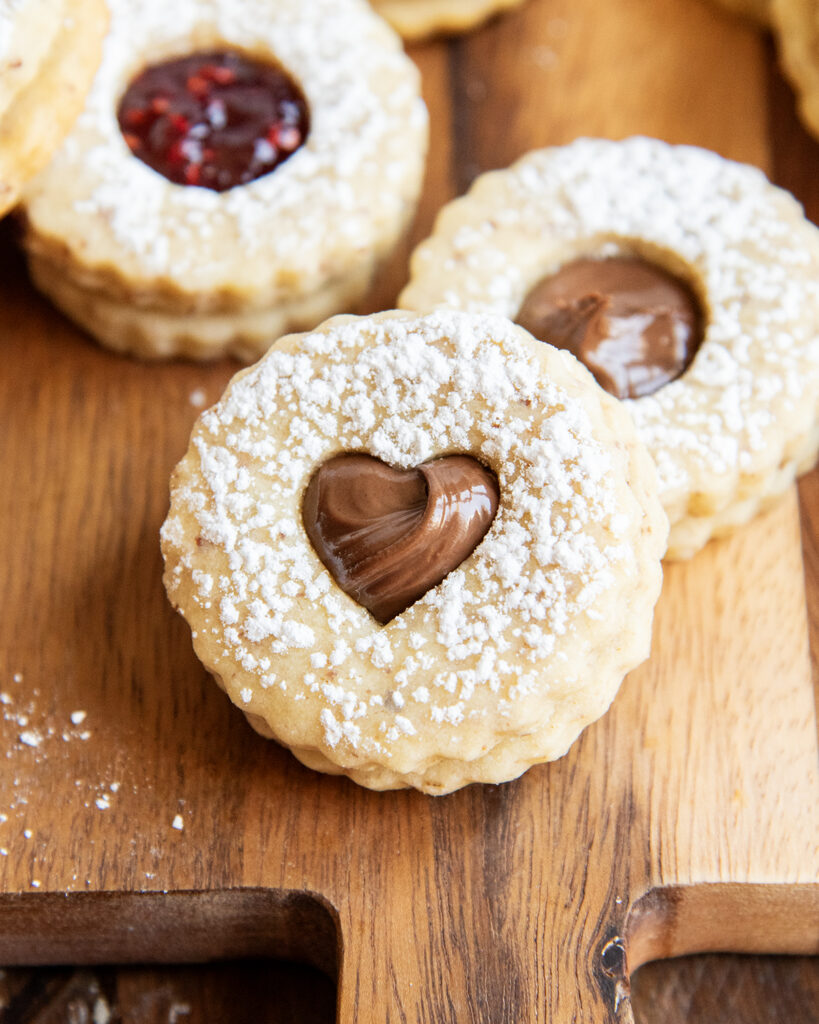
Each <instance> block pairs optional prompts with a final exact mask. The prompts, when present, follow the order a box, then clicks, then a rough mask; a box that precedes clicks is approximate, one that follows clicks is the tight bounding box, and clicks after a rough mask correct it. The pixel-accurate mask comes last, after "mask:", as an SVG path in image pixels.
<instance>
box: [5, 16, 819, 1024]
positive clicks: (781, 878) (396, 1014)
mask: <svg viewBox="0 0 819 1024" xmlns="http://www.w3.org/2000/svg"><path fill="white" fill-rule="evenodd" d="M412 52H413V56H414V57H415V58H416V59H417V60H418V62H419V64H420V66H421V68H422V71H423V75H424V85H425V92H426V95H427V99H428V102H429V105H430V109H431V112H432V116H433V144H432V150H431V157H430V171H429V175H428V181H427V186H426V190H425V199H424V204H423V206H422V210H421V212H420V214H419V218H418V221H417V223H416V225H415V228H414V231H413V239H414V240H417V239H418V238H421V237H423V236H424V235H425V234H426V233H427V232H428V230H429V227H430V224H431V221H432V219H433V217H434V214H435V212H436V210H437V209H438V208H439V207H440V205H441V204H442V203H443V202H444V201H446V199H447V198H449V197H450V196H452V195H454V194H456V193H457V192H458V191H461V190H462V189H463V188H464V187H465V186H466V185H467V184H468V182H469V180H470V179H471V178H472V177H473V176H474V174H475V173H476V172H477V171H479V170H484V169H488V168H490V167H497V166H504V165H506V164H507V163H509V162H510V160H512V159H514V158H515V157H516V156H518V155H520V154H521V153H522V152H524V151H525V150H527V149H529V148H532V147H534V146H538V145H544V144H550V143H562V142H567V141H569V140H570V139H572V138H574V137H576V136H577V135H581V134H599V135H605V136H609V137H613V138H618V137H622V136H624V135H628V134H632V133H635V132H642V133H646V134H654V135H658V136H661V137H663V138H666V139H668V140H669V141H672V142H691V143H696V144H701V145H705V146H709V147H711V148H714V149H716V150H718V151H719V152H721V153H723V154H724V155H726V156H729V157H733V158H736V159H740V160H746V161H749V162H752V163H756V164H758V165H760V166H762V167H765V168H768V167H769V166H770V161H771V153H770V151H769V148H768V144H767V141H766V140H767V131H766V116H767V111H766V104H765V96H766V92H765V81H764V68H765V61H764V54H763V52H762V43H761V40H760V39H759V37H758V36H757V35H756V34H755V33H754V32H753V31H752V30H751V29H750V28H747V27H745V26H743V25H742V24H741V23H739V22H736V21H733V20H731V19H730V18H728V17H725V16H723V15H721V14H719V13H716V12H714V11H712V10H711V9H710V8H709V7H708V6H706V5H704V4H702V3H700V2H699V0H619V2H618V3H616V4H615V3H612V4H603V3H600V2H599V0H530V2H529V3H528V4H527V5H525V6H524V7H523V8H521V9H520V10H519V11H517V12H516V13H515V14H512V15H509V16H508V17H506V18H504V19H503V20H501V21H499V22H496V23H495V24H492V25H490V26H488V27H487V28H486V29H484V30H482V31H481V32H479V33H477V34H475V35H473V36H472V37H470V38H469V39H468V40H466V41H463V40H462V41H459V42H457V43H454V44H451V45H446V44H443V43H440V44H434V45H427V46H424V47H416V48H415V49H414V50H413V51H412ZM8 234H9V233H8V232H6V235H7V236H8ZM408 247H409V243H408V245H407V246H405V247H404V249H403V250H402V251H401V252H400V253H399V254H398V255H397V256H396V259H395V260H394V262H393V264H392V265H391V266H390V267H389V268H387V270H386V271H385V274H384V276H383V278H382V280H381V281H380V282H379V283H378V285H377V286H376V288H375V289H374V292H373V296H372V297H371V301H370V304H369V307H370V308H382V307H384V306H388V305H390V304H391V303H392V302H393V301H394V297H395V294H396V292H397V290H398V288H399V287H400V285H401V284H402V283H403V280H404V277H405V273H406V255H407V251H408ZM0 260H2V269H0V337H2V339H3V342H2V343H3V368H2V372H0V413H2V427H3V429H2V431H0V467H2V468H0V480H2V482H3V486H2V488H0V592H2V595H3V605H2V616H0V702H2V703H0V719H2V720H0V730H2V749H3V750H4V751H5V766H4V768H3V770H2V773H1V774H2V778H1V779H0V963H3V964H7V965H8V964H13V963H18V964H23V963H82V962H117V961H140V960H142V961H166V962H172V961H181V960H201V959H209V958H218V957H227V956H247V955H268V954H273V955H277V956H282V957H294V958H306V959H309V960H311V961H312V962H315V963H317V964H318V965H319V966H322V967H324V968H326V969H327V970H329V971H331V972H338V977H339V998H338V1015H339V1021H341V1022H343V1024H352V1022H353V1021H377V1022H382V1021H384V1022H386V1021H389V1022H398V1021H408V1022H413V1024H414V1022H419V1024H420V1022H429V1024H442V1022H456V1021H457V1022H458V1024H462V1022H467V1021H472V1022H481V1024H490V1022H491V1024H501V1022H511V1021H514V1022H534V1021H539V1022H542V1021H549V1022H553V1024H563V1022H569V1021H578V1022H581V1021H582V1022H595V1024H601V1022H604V1021H611V1022H614V1021H620V1022H623V1021H629V1020H630V1019H631V1010H630V1002H629V997H628V975H629V971H631V970H633V969H634V968H635V967H636V966H638V965H639V964H640V963H642V962H644V961H645V960H647V959H650V958H652V957H658V956H660V957H663V956H672V955H675V954H679V953H683V952H688V951H694V950H706V949H707V950H735V951H767V952H794V953H796V952H811V951H816V950H818V949H819V879H818V877H817V872H818V869H819V854H818V853H817V848H818V847H817V843H818V842H819V813H818V812H817V808H818V807H819V754H818V753H817V726H816V715H815V708H814V701H813V693H812V686H811V676H810V664H809V656H808V633H807V619H806V608H805V591H804V579H803V566H802V560H801V551H800V543H799V527H798V519H797V512H796V503H795V499H794V496H793V495H792V494H791V495H789V496H788V497H787V498H786V499H785V500H784V501H783V502H782V504H781V505H780V506H779V507H778V508H777V509H776V510H775V511H773V512H772V513H770V514H769V515H767V516H766V517H764V518H762V519H760V520H758V521H757V522H755V523H754V524H752V525H751V526H749V527H747V528H745V529H744V530H743V531H741V532H740V533H739V534H737V535H736V536H735V537H734V538H733V539H731V540H728V541H723V542H717V543H713V544H711V545H709V547H708V548H707V549H706V550H705V551H703V552H702V553H701V554H700V555H698V556H697V557H696V558H695V559H694V560H693V561H691V562H690V563H688V564H684V565H675V566H671V567H669V569H668V571H667V576H666V581H665V585H664V589H663V595H662V598H661V601H660V604H659V607H658V610H657V618H656V628H655V634H654V646H653V653H652V656H651V659H650V660H649V662H648V663H647V664H646V665H644V666H643V667H642V668H640V669H639V670H637V671H636V672H634V673H632V674H631V676H629V678H628V679H627V680H626V682H625V683H624V685H623V688H622V690H621V692H620V694H619V696H618V697H617V699H616V701H615V703H614V705H613V707H612V709H611V711H610V712H609V713H608V714H607V715H606V716H605V717H604V718H603V719H602V720H601V721H600V722H598V723H596V724H595V725H593V726H592V727H590V728H589V729H588V730H587V731H586V733H585V734H584V735H583V737H582V738H581V740H580V741H579V742H578V743H577V744H575V746H574V747H573V748H572V750H571V751H570V752H569V754H568V755H567V756H566V757H565V758H563V759H562V760H561V761H559V762H557V763H555V764H552V765H547V766H542V767H540V768H536V769H534V770H532V771H530V772H529V773H528V774H527V775H525V776H524V777H523V778H522V779H520V780H518V781H516V782H513V783H510V784H507V785H505V786H500V787H476V786H473V787H470V788H468V789H467V790H464V791H461V792H459V793H456V794H453V795H452V796H449V797H443V798H438V799H434V798H429V797H424V796H421V795H419V794H417V793H406V792H401V793H391V794H380V795H379V794H374V793H370V792H367V791H365V790H362V789H359V788H357V787H356V786H354V785H353V784H352V783H350V782H348V781H346V780H343V779H334V778H329V777H324V776H319V775H315V774H313V773H311V772H310V771H308V770H307V769H305V768H303V767H301V766H300V765H299V764H297V763H296V762H295V761H294V760H293V758H291V757H290V755H289V754H287V753H286V752H285V751H283V750H281V749H279V748H278V747H276V746H275V745H273V744H271V743H268V742H266V741H264V740H262V739H260V738H259V737H257V736H256V735H255V734H253V733H252V732H251V731H250V730H249V728H248V727H247V726H246V724H245V722H244V719H243V718H242V716H241V715H240V714H239V713H238V712H237V711H236V710H234V709H233V708H232V707H231V706H230V705H229V704H228V703H227V702H226V700H225V698H224V697H223V696H222V694H221V693H220V692H219V691H218V690H217V688H216V686H215V685H214V684H213V683H212V682H211V681H210V680H209V679H208V678H207V676H206V674H205V673H204V671H203V670H202V669H201V667H200V666H199V664H198V662H197V661H196V659H195V658H194V657H193V654H192V652H191V646H190V638H189V634H188V631H187V627H186V626H185V625H184V623H183V622H182V621H181V620H180V619H178V618H177V617H176V616H174V615H173V613H172V612H171V610H170V607H169V606H168V604H167V602H166V600H165V597H164V592H163V589H162V585H161V579H160V577H161V560H160V556H159V550H158V543H157V531H158V529H159V525H160V523H161V521H162V519H163V517H164V514H165V511H166V507H167V482H168V477H169V474H170V471H171V468H172V466H173V465H174V463H175V462H176V461H177V459H178V458H179V457H180V456H181V454H182V452H183V451H184V448H185V446H186V441H187V436H188V433H189V430H190V427H191V425H192V422H193V420H194V418H195V416H196V415H197V412H198V407H199V406H200V405H201V404H202V403H203V402H204V403H207V404H210V403H212V402H213V401H215V400H216V398H217V397H218V396H219V394H220V393H221V390H222V388H223V387H224V385H225V383H226V382H227V380H228V379H229V377H230V375H231V374H232V373H233V372H234V370H235V369H236V367H235V366H234V365H231V364H220V365H215V366H210V367H198V366H191V365H183V364H174V365H171V366H145V365H141V364H137V363H135V362H133V361H130V360H125V359H121V358H118V357H115V356H113V355H108V354H107V353H104V352H102V351H100V350H98V349H97V348H95V347H94V346H93V345H91V344H90V343H89V342H87V341H86V340H85V339H84V338H83V337H82V336H81V335H80V334H79V333H78V332H77V331H75V330H74V329H73V328H72V327H70V325H68V324H67V323H66V322H65V321H63V320H62V319H61V318H60V317H59V316H58V315H57V314H56V313H55V312H54V311H53V310H51V309H50V308H49V307H48V306H47V305H46V304H45V303H44V302H43V301H41V300H40V299H39V298H38V297H37V296H36V295H35V294H34V293H33V292H32V291H31V289H30V288H29V286H28V285H27V283H26V282H25V277H24V273H23V270H22V267H21V264H20V260H19V258H18V257H17V256H16V254H15V253H14V251H13V246H12V244H11V238H10V237H4V238H3V239H2V244H0Z"/></svg>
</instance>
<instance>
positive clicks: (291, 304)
mask: <svg viewBox="0 0 819 1024" xmlns="http://www.w3.org/2000/svg"><path fill="white" fill-rule="evenodd" d="M110 6H111V15H112V18H111V30H110V32H109V35H108V37H107V39H106V41H105V47H104V55H103V61H102V65H101V67H100V70H99V72H98V74H97V77H96V80H95V82H94V86H93V88H92V91H91V93H90V96H89V99H88V102H87V104H86V108H85V110H84V112H83V113H82V115H81V117H80V118H79V121H78V123H77V125H76V127H75V129H74V131H73V132H72V134H71V135H70V136H69V138H68V139H67V140H66V142H65V145H64V146H63V148H62V149H61V150H60V151H59V153H58V154H57V156H56V157H55V159H54V161H53V162H52V163H51V165H50V166H49V167H48V169H47V170H46V171H45V172H43V173H42V174H41V175H39V176H38V177H37V178H36V180H35V181H34V182H33V183H32V184H31V185H30V186H29V188H28V190H27V192H26V196H25V215H26V217H25V224H26V231H25V238H24V241H25V246H26V249H27V252H28V257H29V264H30V267H31V272H32V275H33V277H34V280H35V283H36V284H37V285H38V286H39V287H40V288H41V289H42V290H43V291H44V292H45V293H46V294H47V295H48V296H49V297H50V298H51V299H52V300H53V301H54V302H55V303H56V304H57V305H58V306H59V307H60V308H61V309H62V310H63V311H64V312H66V313H67V314H68V315H69V316H70V317H71V318H72V319H74V320H75V321H76V322H77V323H79V324H80V325H81V326H82V327H84V328H85V329H86V330H88V331H89V332H90V333H91V334H92V335H94V337H95V338H96V339H97V340H98V341H100V342H101V343H102V344H104V345H107V346H109V347H111V348H114V349H117V350H120V351H125V352H131V353H134V354H137V355H140V356H145V357H149V358H150V357H162V356H172V355H185V356H190V357H193V358H199V359H209V358H214V357H217V356H221V355H224V354H232V355H235V356H238V357H240V358H243V359H248V360H249V359H253V358H256V357H258V356H259V355H260V354H261V353H262V352H263V351H264V350H265V349H266V348H267V347H268V345H269V344H270V342H271V340H272V339H274V338H276V337H278V336H279V335H281V334H282V333H284V332H285V331H288V330H294V329H305V328H308V327H312V326H314V325H315V324H316V323H318V322H319V321H320V320H322V319H324V318H325V317H326V316H328V315H329V314H331V313H335V312H338V311H340V310H343V309H345V308H348V307H349V306H351V305H352V304H354V303H355V302H356V301H358V299H359V298H360V297H361V295H362V294H363V292H364V291H365V290H366V289H367V287H368V285H369V282H370V278H371V276H372V273H373V271H374V269H375V267H376V266H377V265H378V264H379V262H380V261H381V259H382V258H383V257H384V256H385V255H386V254H387V252H388V251H389V250H390V249H391V248H392V246H393V244H394V243H395V241H396V239H397V237H398V236H399V234H400V233H401V232H402V230H403V228H404V226H405V224H406V223H407V220H408V219H409V217H410V216H411V214H412V212H413V210H414V207H415V202H416V199H417V196H418V192H419V189H420V185H421V178H422V174H423V169H424V162H425V152H426V140H427V115H426V109H425V107H424V105H423V102H422V100H421V98H420V93H419V75H418V71H417V69H416V67H415V65H414V64H413V63H412V62H411V61H410V60H409V59H408V58H407V57H406V55H405V54H404V53H403V51H402V49H401V42H400V39H399V38H398V37H397V36H396V35H395V33H394V32H392V31H391V30H390V29H389V27H388V26H387V25H386V24H384V22H383V20H382V19H381V18H378V17H377V16H376V15H374V14H373V12H372V10H371V9H370V7H369V5H368V4H366V3H364V2H363V0H312V2H311V3H309V4H305V3H302V2H301V0H278V2H277V3H270V0H211V2H210V3H208V4H202V3H200V2H197V0H177V2H174V3H168V2H167V0H143V2H140V3H134V2H133V0H111V3H110ZM231 49H232V50H236V51H239V52H240V53H245V54H248V55H250V56H251V57H253V58H255V59H256V60H259V61H265V60H268V61H273V62H275V63H276V64H278V65H280V66H281V67H282V68H283V69H284V70H285V71H286V72H287V73H288V75H289V76H290V77H292V79H293V80H294V81H295V82H296V83H297V84H298V86H299V87H300V89H301V91H302V92H303V94H304V96H305V98H306V100H307V103H308V105H309V112H310V130H309V134H308V136H307V139H306V142H305V143H304V145H302V146H301V148H299V149H298V150H297V151H296V152H294V153H293V155H292V156H290V157H289V159H287V160H286V162H284V163H282V164H281V165H280V166H279V167H277V168H276V169H275V170H274V171H272V172H271V173H269V174H266V175H264V176H262V177H258V178H256V180H254V181H251V182H249V183H247V184H242V185H237V186H236V187H233V188H230V189H229V190H227V191H224V192H216V191H211V190H210V189H208V188H200V187H194V186H193V185H190V186H189V185H179V184H175V183H173V182H171V181H169V180H168V179H167V178H165V177H163V176H162V175H161V174H159V173H157V172H156V171H155V170H152V169H151V168H150V167H148V166H147V165H146V164H145V163H143V162H142V160H140V159H139V158H138V157H137V156H135V155H133V154H132V152H131V150H130V149H129V146H128V143H127V142H126V140H125V138H124V137H123V133H122V131H121V130H120V126H119V123H118V121H117V108H118V104H119V101H120V98H121V97H122V95H123V93H124V92H125V91H126V89H127V87H128V86H129V83H131V82H132V80H133V79H134V78H135V77H136V76H137V75H138V74H139V73H140V72H142V71H143V70H144V68H145V66H146V65H148V64H157V63H159V62H162V61H167V60H171V59H172V58H180V57H184V56H187V55H190V54H192V53H206V52H208V51H223V50H231Z"/></svg>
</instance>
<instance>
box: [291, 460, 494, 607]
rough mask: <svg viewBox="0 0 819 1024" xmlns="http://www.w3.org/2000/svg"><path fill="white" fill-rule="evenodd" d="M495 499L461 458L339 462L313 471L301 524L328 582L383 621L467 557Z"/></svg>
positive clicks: (490, 484) (490, 476)
mask: <svg viewBox="0 0 819 1024" xmlns="http://www.w3.org/2000/svg"><path fill="white" fill-rule="evenodd" d="M498 498H499V491H498V483H497V479H496V477H495V475H494V473H492V472H491V470H488V469H486V468H485V467H484V466H482V465H481V464H480V463H479V462H478V461H476V460H475V459H473V458H471V457H470V456H468V455H450V456H446V457H444V458H440V459H434V460H433V461H431V462H425V463H424V464H423V465H421V466H418V467H417V468H416V469H408V470H401V469H393V468H392V467H391V466H388V465H387V464H386V463H384V462H382V461H381V460H380V459H376V458H373V457H372V456H370V455H358V454H350V455H339V456H337V457H336V458H334V459H330V460H329V461H328V462H325V463H324V465H323V466H320V467H319V469H318V470H317V471H316V472H315V473H314V474H313V477H312V478H311V480H310V483H309V484H308V485H307V489H306V491H305V493H304V500H303V503H302V517H303V520H304V528H305V530H306V531H307V536H308V537H309V538H310V542H311V544H312V545H313V547H314V548H315V550H316V553H317V554H318V556H319V558H320V559H321V560H322V562H323V563H324V565H325V566H326V567H327V568H328V569H329V571H330V572H331V573H332V575H333V577H334V578H335V580H336V582H337V583H338V585H339V586H340V587H341V588H342V590H344V591H345V593H347V594H349V595H350V597H352V598H353V599H354V600H355V601H358V603H359V604H361V605H363V606H364V607H365V608H367V609H368V610H369V611H370V612H372V614H373V615H374V616H375V618H376V619H378V621H379V622H380V623H382V624H384V623H387V622H389V620H390V619H392V618H394V617H395V616H396V615H398V614H399V613H400V612H402V611H403V610H404V609H405V608H408V607H409V606H410V605H411V604H413V603H414V602H415V601H417V600H418V598H419V597H422V596H423V595H424V594H425V593H426V592H427V591H428V590H430V589H431V588H432V587H434V586H436V584H438V583H440V582H441V580H442V579H443V578H444V577H445V576H446V575H447V574H448V573H449V572H451V571H452V570H453V569H455V568H456V567H457V566H458V565H460V564H461V562H462V561H463V560H464V559H465V558H466V557H467V556H468V555H470V554H471V553H472V551H474V550H475V548H476V547H477V546H478V544H479V543H480V541H481V539H482V538H483V536H484V534H485V533H486V531H487V530H488V529H489V526H490V525H491V523H492V520H493V519H494V518H495V512H496V511H497V508H498Z"/></svg>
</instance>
